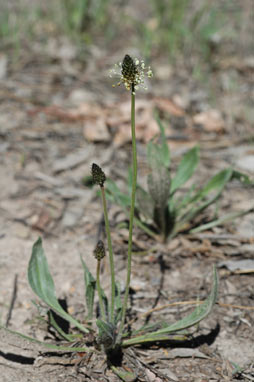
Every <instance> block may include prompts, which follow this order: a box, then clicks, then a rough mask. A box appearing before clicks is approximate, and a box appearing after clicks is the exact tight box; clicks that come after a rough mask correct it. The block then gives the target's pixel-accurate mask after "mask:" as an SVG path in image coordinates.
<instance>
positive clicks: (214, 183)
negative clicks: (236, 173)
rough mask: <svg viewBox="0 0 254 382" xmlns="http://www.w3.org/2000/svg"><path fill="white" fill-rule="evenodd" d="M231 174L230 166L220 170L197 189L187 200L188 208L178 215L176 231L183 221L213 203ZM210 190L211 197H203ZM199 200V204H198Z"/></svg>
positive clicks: (192, 217)
mask: <svg viewBox="0 0 254 382" xmlns="http://www.w3.org/2000/svg"><path fill="white" fill-rule="evenodd" d="M231 176H232V169H231V168H228V169H225V170H222V171H220V172H218V173H217V174H216V175H214V176H213V177H212V179H210V180H209V181H208V183H207V184H206V185H205V186H204V187H203V188H202V189H201V190H199V191H197V192H196V193H195V194H194V196H193V197H192V199H191V200H190V201H189V209H188V210H187V212H185V213H184V214H182V215H181V216H179V222H178V223H177V224H178V227H177V228H176V231H180V230H181V226H182V225H184V223H185V222H188V221H190V220H192V219H194V217H195V216H197V215H198V214H199V213H200V212H201V211H203V210H204V209H206V208H207V207H208V206H210V205H211V204H212V203H214V202H215V201H216V200H217V199H218V198H219V196H220V195H221V193H222V191H223V190H224V188H225V186H226V184H227V183H228V182H229V180H230V179H231ZM212 192H213V194H212V195H211V197H210V198H208V199H205V198H206V197H207V196H208V195H209V194H210V193H212ZM199 201H200V202H201V204H199V205H198V202H199Z"/></svg>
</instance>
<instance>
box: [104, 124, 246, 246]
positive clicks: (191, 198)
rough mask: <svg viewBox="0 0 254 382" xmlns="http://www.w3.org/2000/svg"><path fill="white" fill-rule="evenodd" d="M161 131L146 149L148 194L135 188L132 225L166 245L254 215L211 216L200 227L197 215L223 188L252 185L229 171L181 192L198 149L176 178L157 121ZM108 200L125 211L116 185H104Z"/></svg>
mask: <svg viewBox="0 0 254 382" xmlns="http://www.w3.org/2000/svg"><path fill="white" fill-rule="evenodd" d="M156 119H157V123H158V125H159V128H160V139H159V142H158V141H157V142H156V141H155V140H153V141H151V142H149V143H148V145H147V162H148V165H149V169H150V172H149V174H148V176H147V190H145V189H144V188H143V187H141V186H140V185H138V186H137V203H136V209H135V217H134V219H135V223H136V225H137V226H139V227H140V228H141V229H143V230H144V231H145V232H146V233H147V234H148V235H150V236H151V237H154V238H155V239H159V240H163V241H164V242H166V241H167V239H168V238H173V237H174V236H176V235H177V234H178V233H180V232H188V233H195V232H201V231H204V230H207V229H209V228H212V227H215V226H216V225H221V224H223V223H225V222H228V221H230V220H233V219H235V218H237V217H239V216H242V215H244V214H246V213H249V212H251V211H253V207H252V208H251V209H248V210H245V211H238V212H232V213H229V214H226V215H224V216H221V217H219V218H217V217H216V216H214V217H213V218H212V219H211V220H209V221H207V222H206V223H199V221H200V219H198V218H199V217H200V214H201V213H202V212H203V211H204V210H206V209H207V208H208V207H209V206H210V205H212V204H215V203H216V201H217V200H218V199H219V198H220V196H221V194H222V192H223V190H224V189H225V187H226V185H227V184H228V183H229V182H230V181H232V180H234V179H238V180H240V181H241V182H242V183H244V184H246V185H251V184H253V182H251V180H250V179H249V177H248V176H247V175H245V174H242V173H241V172H238V171H235V170H234V169H233V168H231V167H228V168H226V169H224V170H221V171H219V172H218V173H217V174H215V175H214V176H213V177H212V178H211V179H210V180H209V181H208V182H207V183H206V184H205V185H204V186H203V187H197V185H196V184H195V183H193V184H192V185H190V186H188V187H187V189H185V190H182V188H183V186H185V184H186V183H187V182H188V181H189V180H190V179H191V177H192V175H193V174H194V172H195V170H196V167H197V165H198V162H199V146H195V147H193V148H191V149H190V150H188V151H187V152H186V154H185V155H184V156H183V158H182V160H181V162H180V164H179V166H178V168H177V170H176V173H175V174H172V171H171V170H170V165H171V157H170V149H169V147H168V144H167V140H166V136H165V129H164V127H163V125H162V122H161V120H160V119H159V118H158V117H157V118H156ZM128 183H129V187H130V185H131V183H132V172H131V170H130V171H129V177H128ZM107 190H108V197H109V198H110V199H111V200H113V201H114V202H115V203H117V204H118V205H120V206H121V207H122V208H123V209H124V210H125V211H127V210H128V207H129V205H130V201H131V197H130V194H125V193H124V192H122V191H121V190H120V189H119V187H118V186H117V184H116V183H115V182H114V181H112V180H108V181H107Z"/></svg>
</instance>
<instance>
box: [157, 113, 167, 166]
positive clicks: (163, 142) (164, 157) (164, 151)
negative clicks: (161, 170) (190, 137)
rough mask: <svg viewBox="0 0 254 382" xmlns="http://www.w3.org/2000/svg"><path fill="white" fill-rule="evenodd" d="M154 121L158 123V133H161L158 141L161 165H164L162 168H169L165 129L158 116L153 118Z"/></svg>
mask: <svg viewBox="0 0 254 382" xmlns="http://www.w3.org/2000/svg"><path fill="white" fill-rule="evenodd" d="M155 119H156V122H157V123H158V126H159V128H160V132H161V136H160V140H161V144H160V148H161V154H160V158H161V163H162V164H163V165H164V167H167V168H169V166H170V150H169V146H168V143H167V139H166V135H165V128H164V126H163V124H162V122H161V119H160V117H159V116H158V115H156V116H155Z"/></svg>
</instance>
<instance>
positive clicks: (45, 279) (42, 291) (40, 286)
mask: <svg viewBox="0 0 254 382" xmlns="http://www.w3.org/2000/svg"><path fill="white" fill-rule="evenodd" d="M28 281H29V284H30V286H31V288H32V290H33V291H34V293H35V294H36V295H37V296H38V297H40V299H41V300H42V301H44V302H45V304H47V305H48V306H49V307H50V308H51V309H52V310H54V311H55V312H56V313H57V314H59V316H61V317H62V318H64V319H65V320H67V321H69V322H70V323H71V324H73V325H75V326H76V327H77V328H79V329H80V330H81V331H82V332H84V333H88V332H89V330H88V329H86V328H85V327H84V326H83V325H81V324H80V322H78V321H77V320H75V319H74V318H73V317H72V316H70V315H69V314H68V313H67V312H65V310H64V309H63V308H62V307H61V305H60V304H59V302H58V300H57V298H56V294H55V285H54V281H53V279H52V276H51V274H50V272H49V268H48V262H47V259H46V256H45V255H44V251H43V248H42V240H41V238H39V239H38V240H37V241H36V242H35V243H34V245H33V250H32V256H31V258H30V261H29V266H28Z"/></svg>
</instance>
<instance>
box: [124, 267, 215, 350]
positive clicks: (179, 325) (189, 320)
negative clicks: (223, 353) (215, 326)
mask: <svg viewBox="0 0 254 382" xmlns="http://www.w3.org/2000/svg"><path fill="white" fill-rule="evenodd" d="M217 295H218V275H217V271H216V268H215V266H214V267H213V287H212V290H211V293H210V295H209V296H208V298H207V299H206V300H205V301H204V302H203V303H202V304H200V305H198V306H197V307H196V309H195V310H194V311H193V312H192V313H191V314H189V315H188V316H186V317H184V318H183V319H181V320H179V321H177V322H176V323H174V324H172V325H169V326H166V327H164V328H162V329H159V330H157V331H155V332H152V333H149V334H148V335H143V336H138V337H135V338H131V339H128V340H124V341H123V344H122V345H123V346H130V345H134V344H139V343H144V342H153V341H163V340H166V339H167V336H168V335H169V334H172V333H175V332H178V331H181V330H184V329H187V328H189V327H191V326H193V325H196V324H198V323H199V322H200V321H202V320H203V319H204V318H205V317H206V316H207V315H208V314H209V313H210V312H211V310H212V308H213V306H214V304H215V303H216V299H217Z"/></svg>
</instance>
